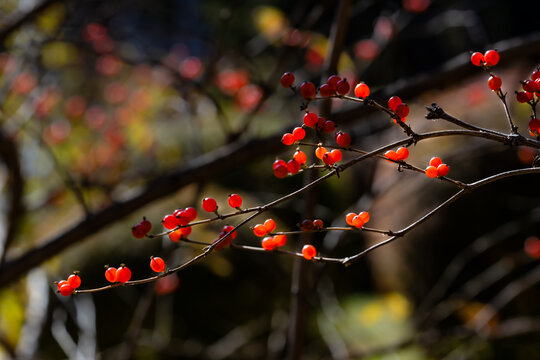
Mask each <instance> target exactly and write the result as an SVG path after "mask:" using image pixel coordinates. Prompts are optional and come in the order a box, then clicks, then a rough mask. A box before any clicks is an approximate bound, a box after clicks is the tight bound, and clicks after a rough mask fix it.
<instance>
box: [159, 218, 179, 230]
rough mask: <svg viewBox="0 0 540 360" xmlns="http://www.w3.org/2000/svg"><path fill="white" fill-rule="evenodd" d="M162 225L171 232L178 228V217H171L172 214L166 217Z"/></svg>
mask: <svg viewBox="0 0 540 360" xmlns="http://www.w3.org/2000/svg"><path fill="white" fill-rule="evenodd" d="M161 223H162V224H163V227H164V228H165V229H169V230H171V229H174V228H175V227H177V226H178V223H177V219H176V216H174V215H171V214H169V215H165V217H164V218H163V220H162V221H161Z"/></svg>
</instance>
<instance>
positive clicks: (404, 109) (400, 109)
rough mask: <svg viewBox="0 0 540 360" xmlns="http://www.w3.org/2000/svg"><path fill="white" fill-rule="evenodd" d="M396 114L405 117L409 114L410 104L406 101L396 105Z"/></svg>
mask: <svg viewBox="0 0 540 360" xmlns="http://www.w3.org/2000/svg"><path fill="white" fill-rule="evenodd" d="M396 115H397V116H399V117H400V118H404V117H406V116H407V115H409V105H407V104H405V103H401V104H399V105H398V106H396Z"/></svg>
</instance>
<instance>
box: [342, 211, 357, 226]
mask: <svg viewBox="0 0 540 360" xmlns="http://www.w3.org/2000/svg"><path fill="white" fill-rule="evenodd" d="M357 215H358V214H355V213H348V214H347V215H346V216H345V222H346V223H347V225H350V226H354V225H353V218H354V217H355V216H357Z"/></svg>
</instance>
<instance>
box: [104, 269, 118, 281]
mask: <svg viewBox="0 0 540 360" xmlns="http://www.w3.org/2000/svg"><path fill="white" fill-rule="evenodd" d="M116 271H117V270H116V268H115V267H112V266H111V267H108V268H107V270H105V279H107V281H109V282H112V283H114V282H116Z"/></svg>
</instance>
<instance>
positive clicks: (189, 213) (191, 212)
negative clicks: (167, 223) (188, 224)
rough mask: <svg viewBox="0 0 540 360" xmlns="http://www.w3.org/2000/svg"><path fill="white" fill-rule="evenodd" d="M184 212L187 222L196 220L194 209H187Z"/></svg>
mask: <svg viewBox="0 0 540 360" xmlns="http://www.w3.org/2000/svg"><path fill="white" fill-rule="evenodd" d="M184 212H185V213H186V215H187V216H188V217H189V221H193V220H195V219H196V218H197V210H196V209H195V208H194V207H187V208H185V209H184Z"/></svg>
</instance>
